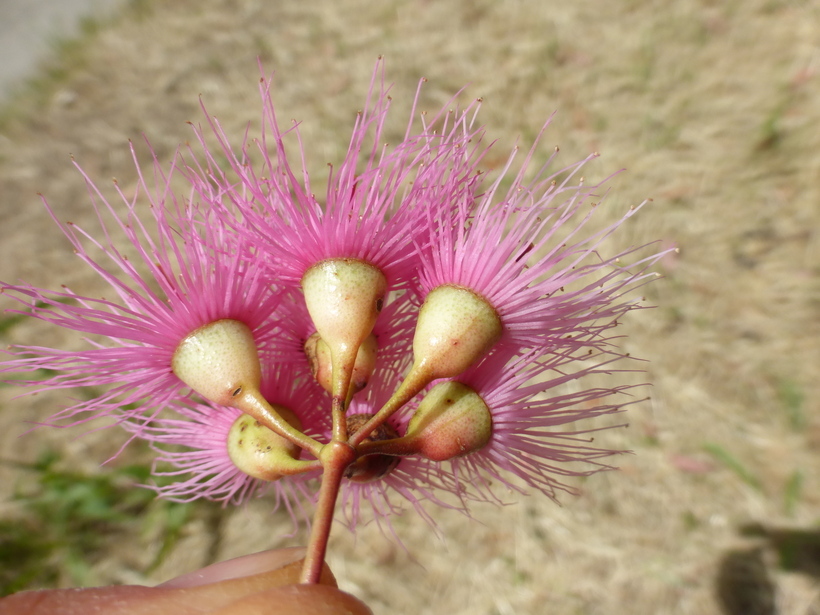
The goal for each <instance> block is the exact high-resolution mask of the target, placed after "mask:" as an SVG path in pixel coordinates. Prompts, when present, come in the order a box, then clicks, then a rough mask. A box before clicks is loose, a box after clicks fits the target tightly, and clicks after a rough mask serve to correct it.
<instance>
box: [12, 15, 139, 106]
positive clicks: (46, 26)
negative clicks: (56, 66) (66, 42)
mask: <svg viewBox="0 0 820 615" xmlns="http://www.w3.org/2000/svg"><path fill="white" fill-rule="evenodd" d="M122 4H123V2H122V0H2V2H0V58H3V62H1V63H0V101H2V100H5V98H6V96H7V93H8V92H9V91H10V90H12V89H14V88H15V86H16V85H17V84H18V83H19V82H20V81H22V80H23V79H24V78H25V77H26V76H27V75H29V74H31V73H32V72H33V71H34V70H35V69H36V67H37V64H38V63H39V62H43V61H45V59H46V58H47V57H48V53H49V51H50V50H51V49H52V48H53V46H54V42H55V40H58V39H66V38H73V37H76V36H77V35H78V34H79V33H80V30H81V24H82V21H83V19H84V18H87V17H94V18H98V19H99V18H105V17H107V16H110V15H112V14H114V13H115V12H116V10H117V9H118V8H119V7H120V6H122Z"/></svg>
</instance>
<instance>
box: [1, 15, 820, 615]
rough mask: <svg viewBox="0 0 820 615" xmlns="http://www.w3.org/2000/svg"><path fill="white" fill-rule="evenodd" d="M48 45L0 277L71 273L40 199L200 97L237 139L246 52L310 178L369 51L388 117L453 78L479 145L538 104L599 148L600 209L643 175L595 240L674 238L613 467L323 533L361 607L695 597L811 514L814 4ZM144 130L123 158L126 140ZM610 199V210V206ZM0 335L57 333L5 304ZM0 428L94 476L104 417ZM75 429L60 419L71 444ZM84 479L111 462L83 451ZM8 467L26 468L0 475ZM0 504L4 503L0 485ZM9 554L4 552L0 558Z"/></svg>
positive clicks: (37, 406)
mask: <svg viewBox="0 0 820 615" xmlns="http://www.w3.org/2000/svg"><path fill="white" fill-rule="evenodd" d="M63 53H64V57H63V59H62V60H54V62H53V63H52V64H51V65H50V66H49V67H47V68H44V70H43V71H42V74H41V76H40V79H39V81H38V82H36V83H34V84H33V85H32V86H31V87H29V88H27V89H25V90H23V91H21V92H20V94H19V96H17V97H16V98H15V99H14V100H13V101H12V103H11V105H10V107H9V108H8V109H6V110H5V112H4V115H3V123H2V133H0V237H2V253H1V257H2V262H1V263H0V279H4V280H8V281H14V280H18V279H25V280H27V281H31V282H35V283H37V284H39V285H43V286H52V287H54V286H57V285H59V284H63V283H65V284H68V285H70V286H72V288H74V289H75V290H80V289H86V290H88V292H94V288H95V286H94V284H95V282H94V280H93V279H92V278H91V277H89V276H88V272H87V271H85V270H83V269H80V268H78V267H77V263H75V262H74V261H73V260H72V259H71V258H70V254H69V251H68V245H67V242H65V241H64V240H63V239H62V238H61V237H60V235H59V232H58V231H57V230H56V228H55V227H54V226H53V224H52V223H51V222H50V220H49V219H48V218H47V216H46V215H45V213H44V211H43V210H42V207H41V206H40V204H39V201H38V199H37V197H36V196H35V192H36V191H40V192H42V193H44V194H45V195H46V196H47V197H48V198H49V200H50V201H51V202H52V204H53V205H54V206H55V208H56V209H57V210H58V212H59V214H60V216H61V217H63V219H70V220H73V221H75V222H82V221H84V220H88V219H89V217H90V215H91V214H90V211H89V207H88V200H87V197H86V194H85V187H84V185H83V182H82V181H81V178H80V176H79V175H78V174H77V173H76V172H75V171H74V170H73V168H72V166H71V164H70V161H69V159H68V154H69V153H72V154H73V155H74V156H75V157H76V159H77V160H78V161H80V163H81V164H82V165H83V167H84V168H85V169H86V171H87V172H88V173H89V175H90V176H91V177H93V178H97V179H99V180H100V181H104V180H105V179H106V178H108V177H111V176H117V177H118V178H119V180H120V182H121V183H122V184H124V185H128V182H133V179H134V172H133V169H132V168H131V163H130V161H129V154H128V150H127V140H128V139H134V140H138V139H140V135H141V134H143V133H144V134H145V135H147V136H148V137H149V139H150V140H151V143H152V145H153V146H154V148H155V149H156V151H157V152H158V154H159V156H160V158H164V159H169V158H170V156H171V154H172V152H173V150H174V148H175V147H176V146H177V144H178V143H180V142H184V141H185V140H186V139H188V138H190V136H191V133H190V129H189V127H188V126H186V125H185V121H187V120H191V121H194V122H197V121H199V120H200V119H201V114H200V112H199V110H198V98H197V95H198V94H202V97H203V99H204V101H205V102H206V104H207V106H208V108H209V111H211V112H212V113H213V114H215V115H216V116H217V117H219V118H220V120H221V121H222V122H223V124H224V125H226V127H227V128H228V129H229V130H230V131H232V132H233V134H235V135H237V137H238V136H239V135H240V134H241V131H242V129H243V128H244V126H245V124H246V123H247V122H248V121H252V122H256V121H257V120H258V117H259V105H258V97H257V90H256V83H257V80H258V77H259V73H258V69H257V66H256V57H257V56H259V57H260V58H261V59H262V61H263V63H264V66H265V69H266V70H268V71H272V70H275V71H276V73H277V76H276V85H275V100H276V102H277V105H278V109H279V110H280V113H281V116H282V118H285V119H286V118H290V117H294V118H298V119H300V120H302V121H303V124H302V131H303V136H304V140H305V142H306V144H307V148H308V151H309V155H310V160H311V161H312V164H313V165H314V167H315V173H316V174H317V175H318V176H320V177H321V176H322V175H323V174H324V172H325V171H324V164H325V163H326V162H328V161H331V160H334V161H335V160H339V159H340V157H341V154H342V152H343V151H344V149H345V147H346V144H347V139H348V137H349V130H350V126H351V125H352V120H353V116H354V112H355V110H356V109H358V108H359V107H360V105H361V104H362V102H363V97H364V94H365V92H366V90H367V84H368V80H369V77H370V74H371V71H372V68H373V64H374V61H375V59H376V57H377V55H378V54H384V55H385V56H386V58H387V71H388V80H389V81H392V82H395V87H394V91H393V97H394V99H395V101H396V113H395V116H394V120H395V121H396V124H394V129H395V130H399V129H401V127H403V122H404V118H405V116H404V114H403V109H407V106H408V105H409V101H410V99H411V97H412V94H413V92H414V90H415V86H416V83H417V81H418V79H419V78H420V77H422V76H424V77H427V78H428V79H429V83H428V85H427V86H426V90H425V95H424V101H425V106H426V107H427V108H429V109H435V108H437V106H438V105H440V104H443V103H444V102H445V101H446V100H447V99H448V98H449V97H450V96H451V94H452V93H453V92H455V91H456V90H457V89H458V88H460V87H461V86H463V85H464V84H466V83H470V84H471V86H470V88H469V90H468V94H467V96H469V97H474V96H482V97H483V98H484V100H485V103H484V106H483V108H482V112H481V119H482V121H483V123H485V124H486V125H487V126H488V127H489V134H490V136H492V137H495V138H498V139H499V140H500V141H501V145H500V146H499V150H498V151H499V153H501V152H503V150H504V149H505V148H507V147H508V146H509V145H511V144H512V143H513V141H514V139H515V138H516V137H518V136H520V137H521V139H522V141H523V142H524V143H529V142H530V141H531V139H532V138H533V136H534V134H535V132H536V130H537V129H538V128H540V126H541V124H542V122H543V120H544V119H545V118H546V117H547V116H548V115H549V114H550V113H551V112H552V111H553V110H557V111H558V116H557V118H556V120H555V121H554V123H553V125H552V127H551V128H550V131H549V133H548V135H547V137H546V140H545V142H544V151H543V153H544V156H546V155H547V154H548V153H549V150H550V149H551V147H552V146H553V145H556V144H558V145H560V146H561V149H562V160H564V161H566V162H567V163H569V162H571V161H574V160H576V159H578V158H580V157H583V156H585V155H586V154H587V153H589V152H590V151H592V150H597V151H600V152H601V153H602V157H601V158H600V159H599V160H598V161H596V162H595V163H594V165H593V166H592V167H590V169H588V172H587V175H588V176H589V175H598V176H603V175H604V174H608V173H610V172H612V171H614V170H617V169H618V168H620V167H626V168H627V169H628V172H627V173H624V174H622V175H620V176H618V177H617V178H616V179H615V180H614V181H613V182H612V194H611V195H610V197H608V201H607V202H606V205H605V207H604V208H602V209H601V211H600V214H601V215H602V216H603V217H604V218H606V216H609V215H611V216H615V215H617V214H618V212H620V211H622V210H623V208H624V207H627V206H628V205H630V204H635V203H638V202H640V201H642V200H643V199H644V198H647V197H651V198H653V199H654V202H653V203H652V204H650V206H649V207H647V208H646V209H644V210H643V211H642V212H641V214H640V215H639V216H638V217H637V218H636V219H633V220H632V221H631V222H630V224H629V225H628V227H627V228H626V229H624V232H622V233H620V235H619V236H618V237H617V238H616V240H615V242H617V245H616V244H615V243H613V245H612V246H611V247H612V249H613V250H615V249H617V248H618V246H626V245H629V244H634V243H645V242H648V241H651V240H654V239H661V240H664V241H667V242H675V243H677V244H678V245H679V246H680V249H681V252H680V255H679V257H678V258H676V259H674V260H671V259H670V260H667V261H666V262H665V263H663V267H662V270H663V271H662V272H663V273H664V275H665V278H664V279H662V280H660V281H658V282H656V283H653V284H652V285H651V286H650V287H648V288H647V289H646V294H647V299H648V302H649V303H652V304H655V305H657V306H658V307H657V309H654V310H645V311H641V312H638V313H635V314H633V315H631V316H630V318H628V319H627V322H626V323H625V326H624V329H625V332H626V333H628V334H629V338H628V340H625V342H624V346H625V349H626V350H628V351H629V352H631V353H632V354H633V355H635V356H638V357H642V358H645V359H648V360H649V361H650V362H649V363H648V364H647V367H646V369H647V373H646V375H645V376H644V377H643V378H645V379H646V380H647V381H649V382H651V383H652V384H653V388H652V390H651V400H650V401H648V402H646V403H642V404H640V405H639V406H635V407H633V408H632V409H631V410H630V411H629V416H628V419H629V422H630V423H631V426H630V428H629V429H627V430H623V429H622V430H614V431H611V432H605V433H603V434H601V435H600V437H599V438H598V441H599V443H601V444H602V445H604V446H608V447H621V448H625V449H631V450H633V451H634V453H635V454H634V455H631V456H622V457H620V458H619V459H618V463H619V465H620V467H621V471H620V472H612V473H605V474H599V475H597V476H594V477H592V478H590V479H587V480H586V481H584V482H583V483H582V484H580V485H579V486H580V488H581V490H582V494H581V496H580V497H577V498H569V497H567V498H564V499H563V502H562V504H563V505H562V506H557V505H556V504H554V503H553V502H551V501H549V500H548V499H546V498H544V497H541V496H532V497H529V498H523V499H522V498H516V497H512V496H511V498H510V499H511V501H517V503H516V504H514V505H510V506H505V507H500V508H495V507H491V506H485V507H480V508H478V509H476V511H475V517H476V520H475V521H467V520H465V519H463V518H462V517H460V516H458V515H454V514H449V513H447V512H446V511H440V512H437V513H436V518H437V520H438V523H439V525H440V526H441V527H442V529H443V531H444V534H445V536H446V540H445V541H444V542H441V541H439V540H438V539H437V538H436V537H435V536H434V534H433V532H431V531H430V530H429V528H428V527H427V526H426V525H424V523H423V522H422V521H421V520H420V519H417V518H415V517H414V516H412V515H406V516H404V517H402V518H400V519H398V520H397V521H396V528H397V532H398V535H399V536H400V537H401V538H402V540H403V541H404V542H405V544H406V546H407V552H405V551H403V550H402V549H401V548H399V547H397V546H396V545H395V544H392V543H390V542H389V541H387V540H386V539H384V538H382V537H381V536H380V535H379V533H378V530H376V529H375V528H372V527H366V528H364V529H362V530H360V531H359V533H358V536H357V538H356V539H354V538H353V537H351V536H350V535H348V534H347V533H346V532H345V530H343V529H342V528H338V530H337V531H336V533H335V536H334V537H333V544H332V547H331V556H330V563H331V565H332V566H333V568H334V569H335V571H336V572H337V575H338V576H339V578H340V581H341V585H342V587H343V588H346V589H348V590H349V591H351V592H353V593H355V594H356V595H358V596H359V597H361V598H362V599H364V600H365V601H367V602H368V603H369V604H370V605H371V606H372V608H373V609H374V611H375V612H376V613H384V614H388V613H423V614H438V613H450V614H454V615H455V614H466V613H487V614H490V613H498V614H502V615H506V614H508V613H533V614H535V613H555V614H562V615H563V614H570V613H586V614H598V613H601V614H603V613H641V614H643V613H676V614H677V613H680V614H698V615H703V614H711V613H718V612H720V611H719V608H718V605H717V602H716V600H715V598H714V583H715V576H716V574H717V568H718V562H719V561H720V558H721V557H722V555H723V554H724V553H725V552H726V550H727V549H731V548H735V547H738V546H742V545H744V544H747V543H745V542H744V540H745V539H742V538H740V537H738V534H737V528H738V526H739V525H741V524H744V523H747V522H750V521H758V522H761V523H764V524H766V525H772V526H778V527H792V528H803V529H813V528H816V527H817V526H816V523H817V521H818V518H819V517H820V512H818V504H820V495H818V493H820V491H818V487H820V471H819V470H820V452H818V447H819V446H820V414H818V409H819V408H818V399H820V396H818V392H819V391H818V381H820V378H818V372H819V371H820V369H819V368H820V339H818V336H820V238H819V237H818V233H819V232H820V230H819V229H820V12H818V7H817V5H816V4H814V3H812V2H801V1H800V0H791V1H785V0H784V1H778V0H724V1H717V0H700V1H697V0H676V1H666V2H657V1H656V2H651V1H646V2H639V1H635V0H631V1H624V2H602V1H600V0H573V1H572V2H561V3H558V2H548V1H540V0H504V1H495V2H493V1H489V0H453V1H450V2H444V1H439V2H434V1H430V0H428V1H421V0H415V1H409V0H407V1H397V2H383V3H374V2H371V1H369V0H333V1H331V0H321V1H317V2H297V1H293V0H279V1H278V2H269V3H268V2H263V1H261V0H197V1H193V0H180V1H177V2H174V3H170V2H165V3H163V2H160V1H159V0H146V1H144V2H139V3H135V4H134V5H133V6H132V7H131V8H129V9H128V10H126V11H125V12H124V14H123V15H122V16H121V17H120V18H118V19H117V20H115V21H114V22H113V23H110V24H105V25H104V26H103V27H101V28H99V29H95V30H94V31H93V32H90V33H89V34H88V35H87V36H86V37H85V38H84V39H83V41H81V42H80V43H78V44H75V45H68V46H64V47H63ZM143 152H144V150H143ZM606 212H610V213H606ZM4 336H5V338H6V340H5V341H6V342H30V341H31V340H32V336H34V338H35V339H37V340H40V341H43V340H45V341H48V342H49V343H56V344H63V345H66V346H69V345H70V344H72V343H76V340H73V339H72V338H71V336H68V335H65V334H63V333H60V332H54V331H49V330H45V329H42V328H39V327H36V326H34V325H32V324H26V325H21V326H18V327H15V328H13V329H12V330H10V331H8V332H6V333H5V334H4ZM0 393H2V395H3V397H2V400H1V401H2V413H0V425H2V435H0V438H2V439H1V440H0V445H2V451H3V452H2V456H3V457H4V458H6V459H18V460H25V459H31V458H32V457H33V456H34V455H35V453H36V452H37V451H38V450H39V449H40V448H41V447H42V446H45V445H49V446H52V447H58V448H59V449H60V450H61V451H62V454H63V455H64V458H65V460H66V463H68V464H74V465H75V466H76V467H80V468H85V469H87V470H89V471H92V470H93V469H94V468H95V467H96V463H97V462H98V461H99V460H101V459H103V458H104V457H103V456H104V455H105V454H106V453H107V452H110V451H113V450H116V447H117V446H118V445H119V443H120V440H119V438H120V434H115V433H114V432H110V431H103V432H99V433H96V434H91V435H90V436H87V437H83V438H80V439H74V438H73V436H75V435H77V434H78V433H79V432H77V431H75V432H72V433H71V434H66V433H65V432H58V431H57V430H41V431H38V432H36V433H34V434H32V435H28V436H26V437H24V438H19V437H18V436H19V435H20V434H21V433H22V432H23V431H25V429H26V427H25V426H24V425H22V420H24V419H31V418H33V417H44V416H47V415H48V414H49V413H50V412H51V411H53V409H54V404H57V403H59V399H55V398H48V397H47V396H41V397H38V398H32V399H26V400H22V401H21V400H17V401H12V400H11V396H12V394H13V392H12V391H9V390H3V391H0ZM67 435H70V436H71V437H67ZM102 471H105V470H102ZM0 473H2V480H3V484H4V485H5V487H4V489H5V491H6V493H7V494H8V491H9V489H8V488H9V486H10V485H12V484H15V481H16V480H18V479H19V476H18V475H16V474H15V473H14V470H13V468H11V467H4V468H3V469H2V470H0ZM1 506H2V507H0V513H2V514H7V515H11V514H12V513H13V510H12V508H13V506H12V504H10V503H6V504H3V505H1ZM269 508H270V505H269V503H268V502H265V501H259V502H253V503H252V504H251V505H249V506H247V507H245V508H242V509H239V510H235V511H230V512H229V513H227V515H226V517H225V518H224V519H223V521H222V523H221V526H220V530H219V531H220V532H221V540H220V541H219V542H217V543H214V541H213V536H212V535H210V534H209V532H210V531H211V530H209V527H211V526H210V525H209V524H207V523H204V522H197V523H194V524H192V525H191V526H190V527H188V528H187V530H186V534H185V536H184V538H183V540H182V541H181V542H180V543H179V544H178V546H177V548H176V549H175V550H174V552H173V553H172V554H171V556H170V557H169V558H168V559H167V560H166V562H165V563H164V564H163V566H162V567H161V568H160V569H159V570H157V571H155V572H154V573H153V574H152V576H151V577H150V578H145V577H144V576H142V575H141V574H140V573H139V572H138V571H140V570H142V569H144V564H145V558H146V552H147V551H150V544H151V542H150V541H151V540H152V537H151V536H136V537H135V538H134V540H133V542H130V543H129V542H125V543H122V544H114V545H112V548H111V551H110V553H108V554H106V556H105V558H104V559H103V560H102V561H100V562H99V564H98V565H97V566H96V568H95V570H96V574H97V576H96V580H97V581H98V582H154V581H159V580H162V579H164V578H167V577H169V576H171V575H172V574H175V573H177V572H181V571H183V570H188V569H191V568H193V567H195V566H199V565H201V564H202V563H203V562H204V561H205V560H206V559H207V558H208V557H209V556H210V555H213V554H214V552H215V553H216V556H217V557H218V558H220V559H222V558H227V557H231V556H234V555H239V554H242V553H246V552H250V551H254V550H258V549H259V548H260V547H268V546H274V545H279V544H297V543H299V542H301V541H302V540H304V538H303V537H301V536H298V535H297V536H295V537H292V538H290V539H281V538H279V536H281V534H282V532H283V531H284V530H286V529H287V528H288V522H287V520H286V519H285V518H284V516H282V515H280V514H278V513H277V514H274V515H271V514H270V512H269ZM0 564H2V565H3V566H10V565H13V563H12V562H0ZM775 579H776V581H777V583H778V586H779V594H780V598H779V600H780V608H781V612H783V613H800V614H802V613H806V614H808V613H820V599H818V594H820V590H818V585H817V583H816V581H812V580H810V579H809V578H807V577H804V576H800V575H796V574H789V573H785V572H782V571H778V572H776V573H775Z"/></svg>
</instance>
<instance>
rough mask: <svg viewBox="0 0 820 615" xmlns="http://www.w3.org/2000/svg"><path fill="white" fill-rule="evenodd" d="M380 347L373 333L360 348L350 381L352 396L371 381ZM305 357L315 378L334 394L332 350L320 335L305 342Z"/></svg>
mask: <svg viewBox="0 0 820 615" xmlns="http://www.w3.org/2000/svg"><path fill="white" fill-rule="evenodd" d="M377 350H378V346H377V342H376V336H375V335H373V334H372V333H371V334H370V335H368V336H367V338H366V339H365V340H364V342H362V345H361V346H359V352H358V353H357V354H356V362H355V363H354V365H353V372H352V377H351V379H350V396H351V397H352V396H353V394H355V393H358V392H359V391H361V390H362V389H363V388H364V387H365V386H367V383H368V382H369V381H370V376H372V375H373V370H375V369H376V354H377ZM305 355H307V358H308V363H310V370H311V372H312V373H313V377H314V378H315V379H316V382H318V383H319V384H320V385H321V386H322V388H323V389H324V390H325V391H327V392H328V393H331V394H332V393H333V378H332V376H333V359H332V358H331V356H330V348H329V347H328V345H327V344H326V343H325V342H324V340H323V339H322V338H321V337H319V334H318V333H314V334H313V335H311V336H310V337H309V338H308V339H307V341H306V342H305Z"/></svg>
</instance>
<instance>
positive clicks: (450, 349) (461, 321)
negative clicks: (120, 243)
mask: <svg viewBox="0 0 820 615" xmlns="http://www.w3.org/2000/svg"><path fill="white" fill-rule="evenodd" d="M502 331H503V327H502V325H501V319H500V318H499V317H498V313H497V312H496V311H495V308H493V306H492V305H490V304H489V303H488V302H487V300H485V299H484V298H483V297H481V296H480V295H477V294H476V293H474V292H472V291H471V290H468V289H466V288H461V287H459V286H449V285H444V286H438V287H436V288H434V289H433V290H432V291H430V292H429V293H428V295H427V297H426V298H425V299H424V304H423V305H422V306H421V310H420V311H419V318H418V322H417V323H416V332H415V335H414V337H413V370H414V371H418V372H420V373H426V374H428V375H429V376H430V378H429V379H430V380H432V379H434V378H453V377H455V376H458V375H459V374H461V373H462V372H463V371H464V370H466V369H467V368H468V367H470V365H472V364H473V363H475V362H476V361H477V360H478V359H480V358H481V357H482V356H483V355H484V354H485V353H486V352H487V351H488V350H489V349H490V348H492V346H493V344H495V343H496V342H497V341H498V339H499V338H500V337H501V333H502ZM428 381H429V380H428Z"/></svg>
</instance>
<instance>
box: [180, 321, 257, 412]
mask: <svg viewBox="0 0 820 615" xmlns="http://www.w3.org/2000/svg"><path fill="white" fill-rule="evenodd" d="M171 369H172V371H173V372H174V374H176V376H177V377H178V378H179V379H180V380H182V382H184V383H185V384H187V385H188V386H189V387H191V388H192V389H193V390H194V391H196V392H197V393H199V394H200V395H202V397H204V398H205V399H207V400H209V401H212V402H214V403H216V404H220V405H223V406H230V405H232V404H231V402H232V400H233V399H234V398H236V397H238V396H239V395H240V394H241V393H242V392H243V390H245V389H254V390H255V389H258V388H259V383H260V381H261V369H260V366H259V356H258V354H257V352H256V343H255V342H254V340H253V333H252V332H251V330H250V328H249V327H248V326H247V325H246V324H245V323H242V322H239V321H238V320H230V319H223V320H217V321H215V322H212V323H209V324H207V325H204V326H202V327H199V328H198V329H196V330H194V331H192V332H191V333H189V334H188V335H187V336H186V337H185V338H184V339H183V340H182V341H181V342H180V343H179V346H177V349H176V351H174V356H173V358H172V359H171Z"/></svg>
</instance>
